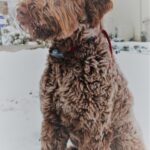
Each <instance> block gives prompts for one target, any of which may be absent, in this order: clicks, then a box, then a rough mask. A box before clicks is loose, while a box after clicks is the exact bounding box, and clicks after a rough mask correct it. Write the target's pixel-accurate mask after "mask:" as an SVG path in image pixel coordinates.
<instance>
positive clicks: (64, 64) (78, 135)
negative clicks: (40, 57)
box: [17, 0, 144, 150]
mask: <svg viewBox="0 0 150 150" xmlns="http://www.w3.org/2000/svg"><path fill="white" fill-rule="evenodd" d="M31 6H32V7H31ZM111 7H112V2H111V1H110V0H41V1H39V0H35V1H31V0H23V2H21V3H20V5H19V8H18V10H17V11H18V20H19V21H20V23H21V24H22V25H23V26H24V27H25V29H28V31H29V32H30V34H31V35H32V36H33V37H35V38H40V39H43V40H46V39H51V40H52V41H53V44H52V47H51V48H50V51H51V50H52V49H55V48H56V49H60V50H61V51H63V52H64V57H63V58H55V57H53V56H51V55H48V59H47V67H46V69H45V71H44V74H43V76H42V79H41V82H40V89H41V90H40V98H41V111H42V114H43V123H42V133H41V145H42V148H41V149H42V150H65V149H67V141H68V139H69V138H70V139H71V141H72V143H73V144H74V146H75V147H70V148H69V149H67V150H144V145H143V142H142V140H141V137H140V135H139V133H138V129H137V127H136V126H135V121H134V117H133V113H132V103H133V98H132V95H131V93H130V91H129V89H128V85H127V81H126V80H125V79H124V77H123V75H122V73H121V72H120V70H119V69H118V66H117V64H116V62H115V60H114V57H113V56H112V55H111V53H110V50H109V44H108V41H107V39H106V37H105V36H104V35H103V34H102V33H101V31H100V30H99V26H100V20H101V18H102V17H103V15H104V14H105V13H106V12H107V11H108V10H109V9H110V8H111ZM43 8H44V9H43ZM29 10H30V11H29ZM27 16H29V17H28V18H27ZM29 19H31V20H32V21H30V22H28V20H29ZM90 30H91V31H93V34H94V37H96V39H95V38H94V39H92V38H93V36H92V35H91V32H90ZM97 31H98V32H97ZM87 32H89V33H90V34H87ZM87 35H88V36H87ZM89 35H91V37H92V38H90V36H89ZM71 47H76V50H75V51H69V49H70V48H71Z"/></svg>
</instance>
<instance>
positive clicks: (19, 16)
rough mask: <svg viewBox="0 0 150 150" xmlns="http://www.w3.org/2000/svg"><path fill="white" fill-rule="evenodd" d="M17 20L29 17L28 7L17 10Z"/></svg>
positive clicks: (22, 6)
mask: <svg viewBox="0 0 150 150" xmlns="http://www.w3.org/2000/svg"><path fill="white" fill-rule="evenodd" d="M16 13H17V19H18V20H19V21H20V20H21V19H22V18H24V17H26V16H27V6H26V5H25V4H22V5H20V6H19V7H18V8H17V10H16Z"/></svg>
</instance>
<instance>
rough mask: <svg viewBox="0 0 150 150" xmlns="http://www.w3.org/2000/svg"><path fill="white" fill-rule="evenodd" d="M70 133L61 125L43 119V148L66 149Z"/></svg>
mask: <svg viewBox="0 0 150 150" xmlns="http://www.w3.org/2000/svg"><path fill="white" fill-rule="evenodd" d="M68 138H69V136H68V134H67V133H66V132H65V130H64V129H63V128H61V127H58V126H55V125H54V124H51V123H49V122H47V121H43V124H42V133H41V146H42V148H41V150H65V149H66V145H67V141H68Z"/></svg>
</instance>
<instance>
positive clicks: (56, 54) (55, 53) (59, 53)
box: [49, 29, 113, 58]
mask: <svg viewBox="0 0 150 150" xmlns="http://www.w3.org/2000/svg"><path fill="white" fill-rule="evenodd" d="M101 32H102V33H103V34H104V36H105V37H106V39H107V41H108V44H109V50H110V53H111V56H112V57H113V50H112V45H111V41H110V38H109V35H108V33H107V32H106V30H104V29H101ZM97 38H98V37H96V36H95V37H90V38H88V39H87V42H88V43H91V42H95V41H96V39H97ZM78 48H79V47H78V46H72V47H71V48H70V49H69V50H68V52H74V51H77V50H78ZM64 53H65V52H63V51H61V50H59V49H58V48H52V49H51V50H50V52H49V54H50V55H51V56H52V57H55V58H64Z"/></svg>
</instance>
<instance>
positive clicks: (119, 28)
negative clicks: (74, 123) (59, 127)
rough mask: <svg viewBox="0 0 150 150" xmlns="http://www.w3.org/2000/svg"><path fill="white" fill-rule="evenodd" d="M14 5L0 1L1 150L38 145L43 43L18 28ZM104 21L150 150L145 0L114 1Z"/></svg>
mask: <svg viewBox="0 0 150 150" xmlns="http://www.w3.org/2000/svg"><path fill="white" fill-rule="evenodd" d="M16 4H17V0H7V1H6V0H0V150H40V140H39V139H40V128H41V120H42V117H41V113H40V104H39V81H40V77H41V75H42V72H43V70H44V68H45V64H46V57H47V55H48V47H47V44H46V43H44V42H41V41H38V40H37V41H32V39H31V38H30V36H29V35H28V34H26V33H24V32H23V31H22V30H21V29H20V28H19V26H18V23H17V21H16V18H15V9H16ZM103 24H104V27H105V28H106V29H107V31H108V33H109V35H110V38H111V40H112V46H113V49H114V55H115V57H116V60H117V62H118V64H119V66H120V68H121V70H122V71H123V73H124V76H125V77H126V78H127V80H128V82H129V88H130V89H131V91H132V93H133V96H134V98H135V102H134V112H135V115H136V119H137V121H138V123H139V126H140V128H141V135H142V137H143V139H144V142H145V145H146V150H150V143H149V141H150V111H149V106H150V1H149V0H132V1H131V0H125V1H122V0H121V1H120V0H115V1H114V9H113V10H112V11H111V12H109V13H108V14H107V15H106V16H105V18H104V21H103Z"/></svg>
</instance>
